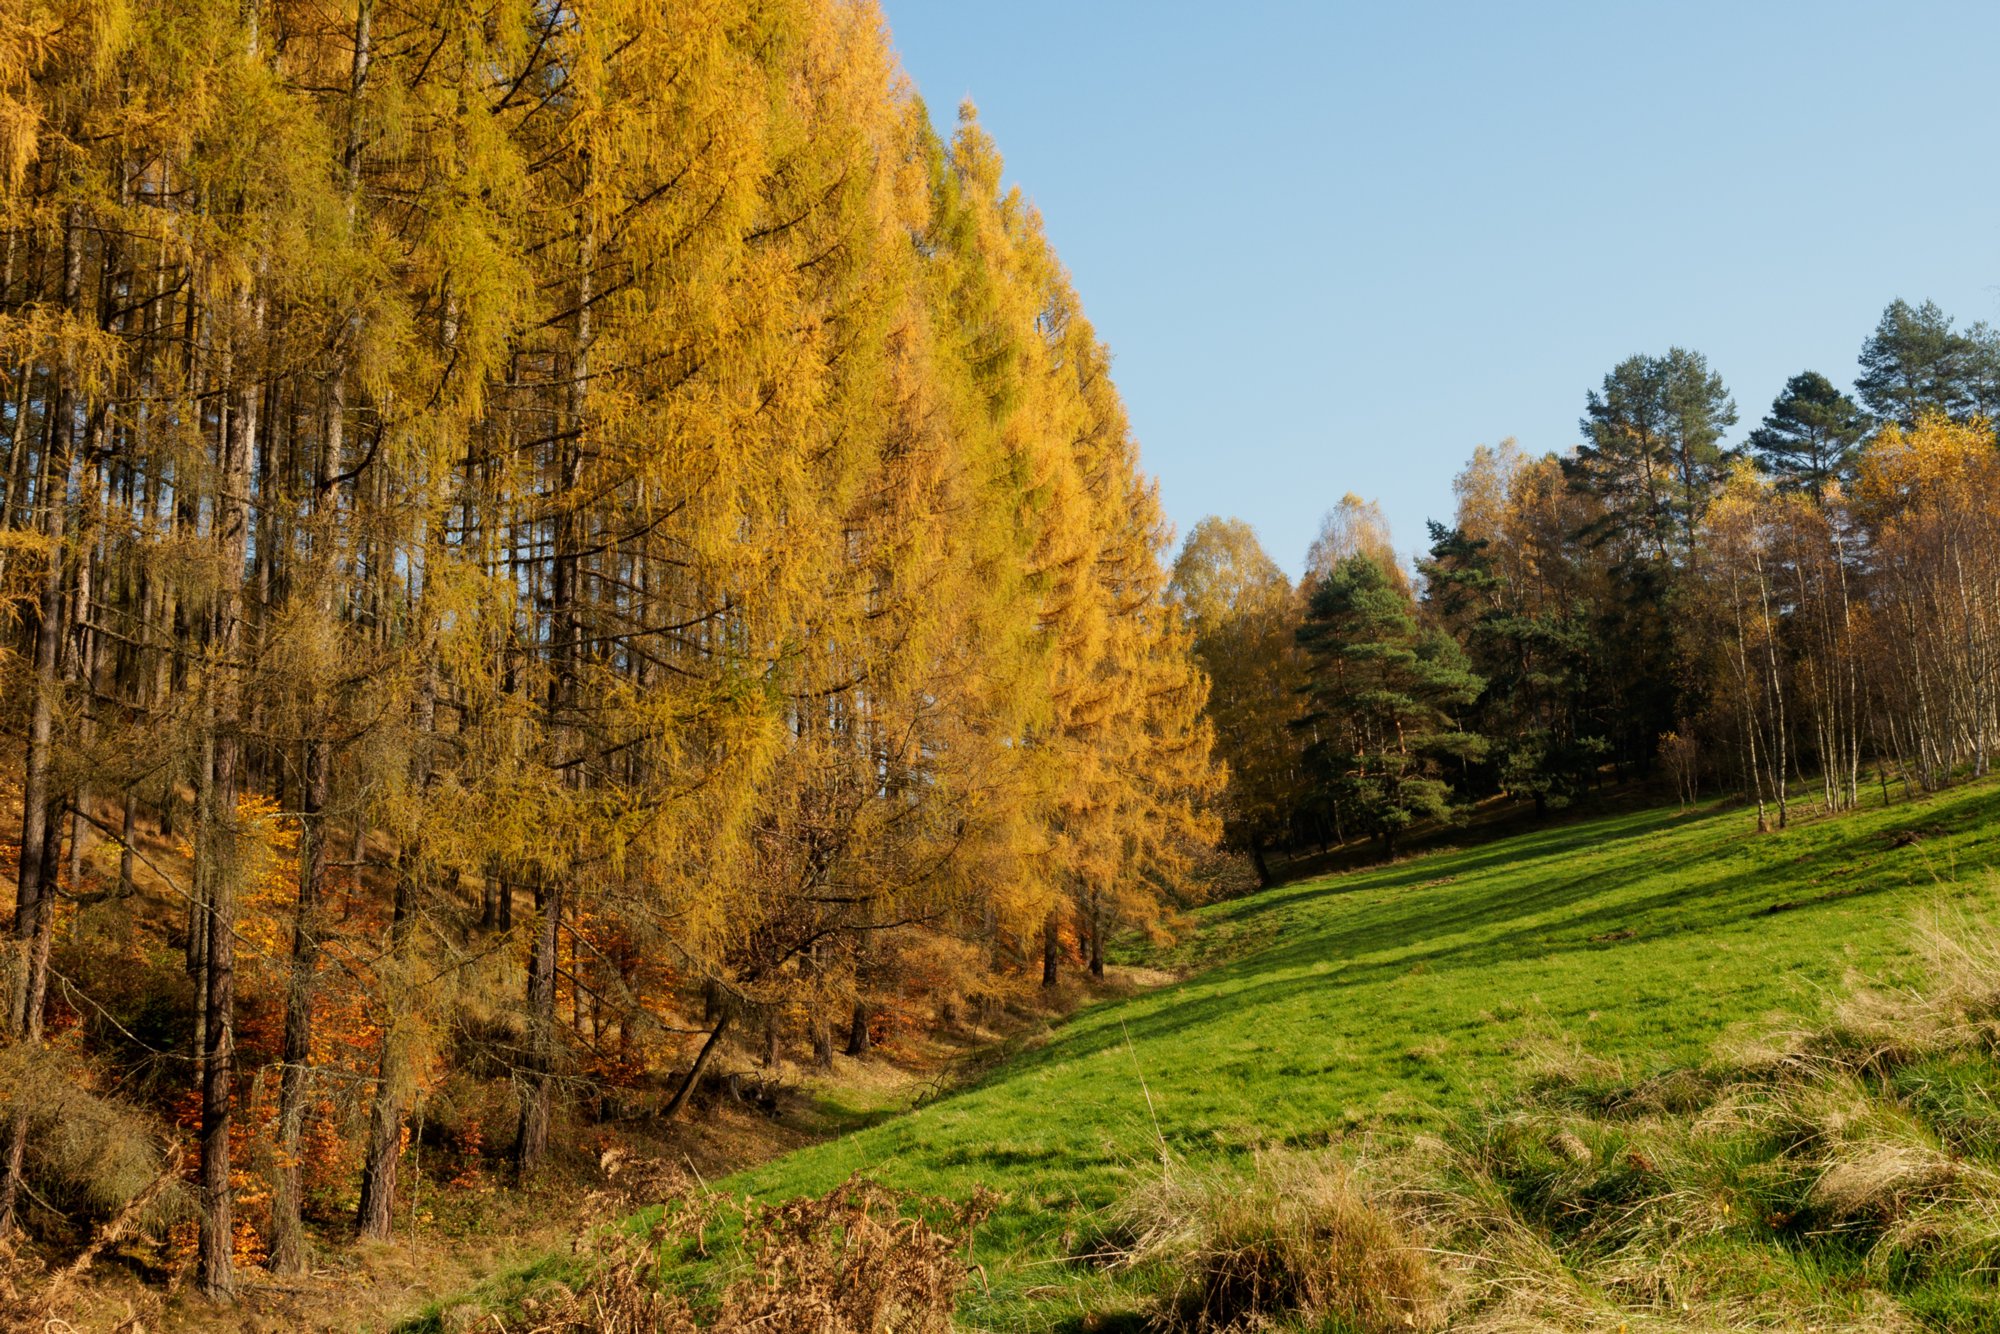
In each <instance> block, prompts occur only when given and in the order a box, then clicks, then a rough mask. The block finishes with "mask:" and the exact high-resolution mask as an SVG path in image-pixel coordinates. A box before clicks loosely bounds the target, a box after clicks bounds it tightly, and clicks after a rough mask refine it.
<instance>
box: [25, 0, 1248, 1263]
mask: <svg viewBox="0 0 2000 1334" xmlns="http://www.w3.org/2000/svg"><path fill="white" fill-rule="evenodd" d="M25 4H26V8H25V10H17V11H16V12H14V13H12V14H10V17H9V18H8V19H7V21H6V22H5V24H4V25H0V191H4V193H0V246H4V253H0V671H4V687H3V688H0V724H4V726H5V727H6V729H7V730H8V733H9V735H10V736H12V737H14V738H17V739H18V741H19V743H20V745H21V750H20V751H18V752H17V754H25V769H24V793H23V796H24V801H23V807H24V821H23V827H22V832H21V839H20V843H19V847H18V901H17V906H16V908H15V912H14V922H13V926H14V937H15V940H14V947H13V949H12V950H11V951H10V952H9V953H8V954H7V955H6V956H5V958H6V961H7V969H6V974H7V977H8V980H9V983H10V985H9V987H8V994H9V998H10V1003H9V1005H8V1012H7V1015H6V1020H7V1025H8V1030H7V1031H8V1033H9V1035H10V1037H11V1039H12V1041H11V1044H10V1046H9V1048H8V1050H7V1052H6V1053H5V1055H4V1060H5V1062H6V1065H5V1072H4V1076H0V1111H4V1115H5V1126H4V1127H0V1136H3V1137H4V1140H5V1144H6V1156H5V1160H4V1164H0V1167H3V1168H4V1182H0V1234H4V1233H5V1232H6V1231H8V1230H9V1229H11V1228H13V1227H15V1226H16V1225H17V1224H18V1223H19V1222H20V1221H22V1220H23V1219H24V1218H25V1217H26V1216H27V1215H28V1214H29V1213H30V1212H32V1210H31V1206H30V1196H31V1194H32V1195H33V1196H34V1198H36V1199H48V1200H53V1201H56V1202H65V1201H66V1202H68V1204H69V1205H70V1206H72V1207H73V1208H74V1209H75V1210H76V1214H77V1216H78V1217H82V1218H86V1219H87V1218H88V1217H90V1216H91V1212H92V1210H93V1209H101V1207H103V1201H101V1200H100V1201H94V1202H93V1201H90V1200H86V1199H83V1198H82V1197H81V1196H80V1195H79V1194H78V1193H77V1191H76V1190H75V1189H71V1191H70V1193H69V1194H63V1193H62V1191H63V1190H64V1189H65V1188H66V1183H65V1182H64V1180H62V1179H61V1174H60V1171H59V1170H58V1169H59V1164H58V1163H57V1156H56V1155H55V1152H54V1150H53V1149H50V1150H49V1152H48V1153H44V1152H43V1151H42V1149H41V1148H39V1147H38V1145H45V1144H47V1143H48V1141H47V1140H45V1139H38V1136H42V1135H44V1132H45V1131H52V1130H53V1128H54V1127H55V1125H56V1122H57V1121H58V1120H59V1119H62V1118H65V1117H67V1118H68V1119H67V1120H64V1121H63V1125H64V1126H65V1127H66V1129H65V1134H66V1135H68V1136H69V1139H70V1140H74V1139H75V1137H76V1136H77V1135H80V1134H82V1133H83V1130H82V1128H83V1127H84V1126H85V1125H86V1124H95V1123H94V1122H87V1120H86V1119H78V1118H79V1117H80V1115H81V1114H80V1113H76V1114H74V1115H73V1114H72V1113H74V1112H75V1108H76V1107H77V1106H81V1105H82V1104H78V1103H74V1102H70V1103H65V1102H63V1101H62V1100H61V1099H62V1098H86V1099H87V1098H97V1100H96V1101H95V1102H93V1103H91V1106H93V1107H97V1108H98V1110H99V1111H105V1109H106V1108H107V1107H110V1104H111V1103H112V1102H113V1101H114V1100H112V1099H110V1098H109V1095H105V1096H104V1097H101V1098H100V1097H97V1095H94V1094H90V1093H88V1092H87V1090H90V1089H99V1090H102V1089H106V1088H111V1087H117V1088H119V1089H120V1090H121V1093H120V1097H119V1099H117V1100H115V1101H116V1107H115V1108H111V1110H110V1111H105V1114H106V1115H111V1114H112V1113H113V1112H115V1113H116V1114H118V1115H128V1114H129V1115H138V1116H140V1117H141V1118H142V1119H144V1118H151V1119H150V1120H147V1121H145V1124H146V1125H149V1126H151V1127H153V1128H154V1130H155V1131H156V1132H157V1134H158V1135H159V1136H160V1137H161V1138H162V1139H164V1138H165V1137H168V1136H170V1135H171V1134H173V1133H174V1132H173V1131H172V1129H171V1126H172V1124H173V1123H174V1121H175V1120H176V1119H178V1122H179V1124H180V1125H182V1126H184V1127H187V1128H189V1129H190V1130H191V1131H192V1133H193V1136H194V1137H195V1138H196V1139H198V1141H199V1145H198V1152H197V1153H195V1154H193V1155H191V1161H198V1163H199V1188H198V1200H197V1201H196V1212H197V1214H198V1217H199V1222H200V1226H199V1238H198V1242H196V1243H195V1244H196V1245H197V1246H198V1252H199V1256H198V1268H197V1279H198V1282H199V1285H200V1287H201V1288H202V1289H203V1290H204V1291H206V1292H208V1293H210V1294H215V1295H222V1294H226V1293H228V1292H229V1291H230V1289H231V1285H232V1265H233V1264H234V1263H238V1262H245V1261H252V1262H265V1263H268V1264H270V1265H271V1266H272V1267H273V1268H276V1269H279V1270H288V1269H295V1268H297V1267H298V1266H299V1265H300V1263H301V1254H302V1246H301V1230H300V1228H301V1215H302V1210H303V1209H305V1208H306V1207H307V1206H310V1208H311V1210H312V1211H313V1212H315V1213H316V1214H318V1215H320V1216H326V1215H327V1214H328V1211H329V1210H330V1209H333V1208H336V1207H339V1206H338V1202H339V1201H343V1200H344V1201H346V1202H347V1204H346V1207H347V1208H348V1209H350V1210H351V1211H352V1212H351V1213H350V1214H349V1217H350V1218H353V1219H354V1220H355V1224H356V1225H358V1227H359V1230H360V1231H361V1232H362V1233H363V1234H365V1235H375V1236H381V1235H386V1233H387V1232H388V1230H389V1228H390V1225H391V1220H392V1218H393V1217H394V1216H395V1214H394V1206H395V1200H396V1194H397V1192H396V1177H397V1172H398V1164H399V1162H401V1161H402V1160H403V1146H404V1143H405V1138H406V1131H407V1126H408V1120H409V1114H410V1110H411V1106H412V1103H413V1100H414V1099H416V1098H417V1097H419V1096H420V1095H421V1094H422V1092H423V1091H424V1090H425V1089H427V1088H434V1087H435V1086H436V1085H437V1082H438V1081H439V1080H440V1079H445V1078H449V1077H451V1076H452V1075H453V1074H454V1073H455V1072H458V1071H460V1070H462V1069H473V1068H477V1069H479V1070H481V1071H484V1072H485V1075H486V1077H488V1078H489V1079H490V1080H501V1081H510V1082H511V1085H512V1087H513V1088H514V1089H515V1090H517V1095H518V1096H517V1097H516V1098H515V1100H514V1108H515V1110H514V1111H513V1112H512V1113H511V1124H509V1125H507V1126H506V1127H505V1131H506V1135H507V1136H508V1137H509V1139H510V1142H511V1144H512V1150H511V1158H512V1162H513V1165H514V1169H515V1170H516V1171H518V1172H519V1173H522V1174H526V1173H530V1172H533V1171H535V1170H536V1168H537V1165H538V1164H539V1163H540V1162H541V1161H542V1160H543V1158H544V1156H545V1154H546V1153H547V1151H548V1145H549V1136H550V1125H551V1119H552V1117H553V1116H557V1115H559V1114H560V1113H561V1111H562V1109H563V1108H564V1107H575V1106H578V1105H579V1104H581V1103H583V1102H585V1101H587V1100H588V1099H592V1098H605V1097H609V1096H610V1095H611V1094H613V1093H616V1092H617V1091H618V1090H620V1089H622V1088H627V1087H630V1086H632V1085H633V1084H635V1083H636V1082H639V1081H640V1080H642V1079H644V1078H647V1077H655V1076H658V1075H659V1074H660V1073H661V1072H665V1071H674V1072H677V1079H678V1083H677V1085H675V1086H674V1088H675V1089H676V1091H675V1092H674V1095H673V1097H672V1100H671V1102H669V1103H668V1104H667V1105H666V1106H665V1107H664V1109H663V1110H664V1113H665V1114H666V1115H668V1116H672V1115H674V1114H675V1113H677V1112H679V1111H680V1110H681V1108H682V1106H683V1103H684V1101H685V1099H686V1096H687V1094H688V1091H689V1090H690V1089H691V1088H692V1087H693V1086H694V1083H695V1080H696V1079H697V1078H698V1077H699V1076H700V1074H701V1071H702V1069H703V1067H704V1064H705V1063H707V1062H708V1061H709V1060H710V1058H711V1055H712V1054H713V1053H714V1051H715V1050H716V1049H717V1046H718V1044H721V1043H725V1042H739V1041H742V1042H754V1043H755V1044H757V1045H758V1046H759V1047H761V1048H762V1049H763V1050H764V1051H765V1052H766V1054H767V1057H766V1058H767V1059H770V1057H771V1055H774V1054H775V1053H777V1052H779V1051H780V1050H781V1049H791V1048H793V1047H796V1048H797V1049H798V1050H799V1051H800V1053H801V1059H803V1060H814V1059H816V1060H819V1061H822V1062H824V1061H828V1060H830V1059H831V1054H832V1051H833V1048H834V1046H835V1045H836V1043H840V1042H844V1043H845V1044H846V1045H847V1046H848V1048H849V1050H850V1051H854V1052H865V1051H866V1050H867V1048H868V1046H869V1043H870V1042H871V1040H877V1039H879V1038H880V1036H881V1035H882V1033H883V1032H884V1027H883V1025H884V1024H885V1023H888V1024H890V1025H892V1026H893V1024H895V1023H902V1022H915V1021H916V1019H917V1018H921V1019H922V1020H923V1022H925V1023H929V1022H933V1021H934V1019H935V1016H938V1015H943V1016H946V1017H949V1016H950V1015H951V1014H952V1013H953V1012H954V1010H955V1009H956V1008H957V1007H962V1006H964V1005H966V1004H968V1003H972V1004H976V1003H977V1002H978V1001H979V1000H980V999H981V998H991V997H993V996H995V995H1001V994H1004V990H1005V988H1006V987H1007V986H1009V985H1013V979H1024V980H1025V983H1026V984H1027V985H1033V983H1034V981H1035V980H1036V979H1046V980H1051V981H1052V980H1053V979H1054V977H1055V975H1056V972H1057V969H1058V967H1059V965H1060V964H1061V963H1062V961H1063V960H1064V959H1065V958H1072V959H1075V960H1076V961H1077V962H1078V963H1079V964H1083V963H1090V964H1094V965H1096V966H1097V967H1098V968H1100V969H1101V967H1102V942H1103V940H1104V937H1105V935H1106V933H1107V932H1109V931H1111V930H1112V929H1114V928H1115V927H1126V928H1130V927H1133V926H1140V925H1147V924H1150V923H1152V922H1153V921H1154V920H1155V918H1156V917H1157V916H1158V914H1159V912H1160V909H1161V907H1162V904H1163V902H1164V901H1165V900H1166V899H1167V898H1168V897H1170V896H1171V895H1173V894H1175V893H1176V892H1178V889H1179V886H1180V885H1181V884H1182V883H1183V880H1184V873H1185V870H1186V868H1187V865H1188V862H1189V859H1190V857H1191V856H1194V855H1196V854H1197V853H1199V852H1200V851H1201V850H1202V849H1203V848H1204V847H1206V846H1208V845H1209V844H1211V843H1212V841H1213V837H1214V830H1213V822H1214V817H1213V816H1212V815H1210V814H1209V813H1208V810H1209V805H1210V799H1211V797H1212V795H1213V794H1214V792H1215V791H1216V789H1217V787H1218V785H1219V782H1220V770H1219V769H1217V768H1216V767H1215V766H1214V765H1213V764H1212V763H1211V760H1210V756H1209V734H1208V729H1207V724H1206V723H1205V722H1204V721H1203V720H1202V718H1201V709H1202V706H1203V703H1204V698H1205V691H1206V686H1205V682H1204V680H1203V678H1202V676H1201V674H1200V672H1199V671H1198V669H1197V668H1196V666H1195V664H1194V662H1193V659H1192V656H1191V652H1190V641H1191V630H1190V628H1189V627H1188V625H1187V624H1186V622H1185V620H1184V618H1182V617H1181V616H1179V615H1177V614H1175V613H1174V611H1173V609H1172V607H1171V604H1170V602H1169V600H1168V598H1167V596H1166V583H1167V578H1166V572H1165V570H1164V568H1163V554H1164V547H1165V544H1166V543H1167V541H1168V540H1169V539H1168V535H1167V533H1166V530H1165V525H1164V523H1163V521H1162V518H1161V515H1160V511H1159V507H1158V504H1157V501H1156V497H1155V494H1154V490H1153V487H1152V485H1151V483H1150V482H1149V481H1148V480H1147V479H1145V478H1144V477H1143V476H1142V475H1141V474H1140V473H1139V471H1138V468H1137V456H1136V449H1135V445H1134V443H1133V440H1132V438H1131V435H1130V432H1129V430H1128V427H1127V422H1126V418H1125V414H1124V411H1123V409H1122V407H1121V405H1120V402H1119V399H1118V396H1117V393H1116V391H1115V390H1114V389H1113V387H1112V384H1111V381H1110V379H1109V378H1108V375H1107V370H1108V363H1109V358H1108V354H1107V352H1106V350H1105V348H1104V347H1103V346H1102V345H1101V344H1100V343H1099V342H1098V340H1097V338H1096V337H1095V335H1094V334H1093V332H1092V329H1091V326H1090V325H1089V323H1088V322H1087V321H1086V320H1085V319H1084V317H1083V315H1082V314H1081V312H1080V309H1079V306H1078V302H1077V299H1076V296H1075V294H1074V292H1073V291H1072V290H1071V287H1070V285H1069V282H1068V279H1067V277H1066V275H1065V273H1064V271H1063V269H1062V267H1061V265H1060V264H1059V263H1058V261H1057V259H1056V257H1055V255H1054V254H1053V253H1052V251H1051V249H1050V247H1049V245H1048V243H1047V241H1046V239H1045V238H1044V236H1043V232H1042V227H1041V223H1040V220H1039V218H1038V216H1037V215H1036V213H1035V211H1034V210H1033V209H1032V208H1031V207H1030V206H1029V205H1028V204H1027V203H1026V202H1025V200H1024V199H1023V198H1022V196H1021V195H1020V194H1019V193H1018V192H1014V191H1003V190H1002V188H1001V186H1000V177H1001V164H1000V159H999V158H998V156H997V155H996V153H995V150H994V147H993V145H992V143H991V142H990V141H989V140H988V138H987V137H986V135H985V134H984V133H983V132H982V131H981V130H980V128H979V126H978V125H977V123H976V121H975V119H974V117H973V115H972V112H971V110H970V109H969V108H967V109H966V110H965V111H964V112H963V113H962V114H961V123H960V126H959V129H958V131H957V133H956V135H955V136H954V137H953V138H952V139H951V140H950V141H949V143H946V142H943V141H941V140H940V138H939V137H938V136H937V134H935V133H934V132H933V130H932V128H931V121H930V119H929V117H928V115H927V113H926V111H925V108H924V107H923V105H922V104H921V103H920V102H919V101H918V100H917V99H916V98H915V96H914V95H913V94H912V93H911V92H910V91H909V89H908V88H907V86H906V85H905V83H904V82H903V81H902V79H901V76H900V74H899V73H898V70H897V68H896V66H895V63H894V60H893V57H892V56H891V54H890V52H889V48H888V46H887V42H886V39H885V35H884V33H883V31H882V27H881V23H880V20H879V17H878V16H877V14H876V13H875V11H874V9H873V7H872V6H871V5H870V4H867V3H865V2H862V0H767V2H764V3H758V4H737V3H712V4H711V3H694V4H688V3H664V2H663V0H610V3H605V4H590V5H569V4H556V3H545V2H544V0H473V2H472V3H469V4H465V3H444V2H443V0H340V2H338V3H331V4H329V3H321V2H319V0H314V2H313V3H306V2H305V0H247V2H246V3H243V4H240V5H239V4H236V3H227V4H224V3H214V2H213V0H157V2H156V3H147V4H143V5H131V4H124V3H114V2H113V0H25ZM146 835H152V836H154V837H164V838H165V839H166V840H169V841H170V840H172V839H176V838H180V839H184V840H185V847H184V849H183V854H184V857H185V860H184V861H182V860H180V859H177V858H174V857H172V856H171V855H168V856H165V857H160V856H153V857H148V856H145V855H143V854H142V853H140V852H139V851H137V850H136V849H137V848H138V846H139V845H140V843H141V842H142V840H143V836H146ZM9 851H12V850H9ZM135 859H136V860H135ZM183 868H191V869H186V870H184V869H183ZM140 889H143V892H139V891H140ZM162 894H164V895H167V896H168V897H169V898H170V899H171V901H172V902H174V903H175V904H176V905H177V907H176V909H175V912H176V919H175V920H174V921H172V922H170V923H164V924H163V923H161V922H159V921H156V920H155V919H156V918H157V917H158V916H159V914H154V915H152V916H149V915H147V913H146V912H144V911H142V906H143V905H145V904H148V903H153V902H156V901H157V900H158V898H159V896H160V895H162ZM170 960H171V966H170V965H169V961H170ZM52 978H55V979H58V980H59V982H60V986H59V987H52V983H51V979H52ZM836 1026H837V1027H838V1032H836V1031H835V1030H836ZM58 1036H61V1037H63V1038H64V1040H63V1041H60V1042H58V1041H54V1040H53V1039H55V1038H57V1037H58ZM753 1050H754V1048H753ZM504 1086H505V1085H504V1084H503V1087H504ZM37 1089H40V1090H44V1091H45V1092H47V1095H48V1100H46V1101H37V1096H36V1095H35V1094H34V1090H37ZM58 1089H66V1090H68V1092H65V1093H63V1094H62V1095H61V1097H60V1098H59V1097H58V1096H57V1093H56V1090H58ZM64 1108H68V1109H70V1110H68V1111H65V1110H63V1109H64ZM468 1133H470V1132H468ZM37 1172H41V1173H44V1174H45V1175H44V1176H43V1178H42V1180H41V1187H42V1188H41V1189H40V1190H39V1191H33V1190H32V1186H33V1184H34V1176H35V1174H36V1173H37ZM357 1182H358V1185H359V1193H358V1201H357V1197H356V1196H355V1195H354V1194H353V1191H354V1187H355V1185H356V1183H357ZM73 1184H74V1183H69V1185H71V1186H73ZM35 1207H37V1208H38V1207H39V1206H35ZM40 1216H41V1217H43V1218H45V1219H47V1218H52V1217H54V1215H49V1214H43V1215H40Z"/></svg>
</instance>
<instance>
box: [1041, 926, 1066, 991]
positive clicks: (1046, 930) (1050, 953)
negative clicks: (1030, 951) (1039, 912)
mask: <svg viewBox="0 0 2000 1334" xmlns="http://www.w3.org/2000/svg"><path fill="white" fill-rule="evenodd" d="M1060 932H1061V927H1060V926H1059V925H1058V924H1057V919H1056V912H1055V909H1053V908H1051V909H1050V910H1049V915H1048V916H1047V917H1045V918H1043V919H1042V985H1043V986H1045V987H1052V986H1054V985H1055V984H1056V976H1057V974H1056V963H1057V959H1058V956H1059V954H1060V952H1061V948H1062V939H1061V935H1060Z"/></svg>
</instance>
